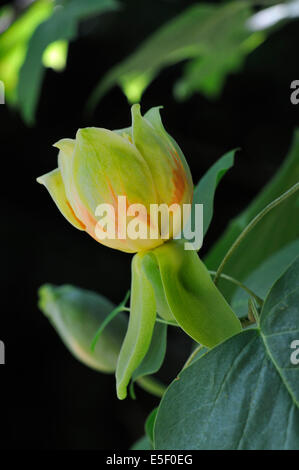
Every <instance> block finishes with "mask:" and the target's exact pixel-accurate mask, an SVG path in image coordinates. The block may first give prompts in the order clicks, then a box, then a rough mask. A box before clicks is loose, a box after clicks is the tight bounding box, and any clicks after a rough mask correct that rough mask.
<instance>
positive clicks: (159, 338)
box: [131, 322, 167, 394]
mask: <svg viewBox="0 0 299 470" xmlns="http://www.w3.org/2000/svg"><path fill="white" fill-rule="evenodd" d="M166 345H167V325H165V324H163V323H158V322H156V323H155V327H154V332H153V336H152V340H151V344H150V347H149V350H148V351H147V353H146V355H145V357H144V359H143V361H142V362H141V364H140V365H139V366H138V367H137V369H136V370H135V371H134V372H133V375H132V385H133V384H134V382H135V381H137V380H138V379H140V378H141V377H144V376H146V375H151V374H155V373H156V372H158V370H159V369H160V367H161V366H162V364H163V361H164V357H165V354H166ZM131 392H132V393H133V389H131ZM132 393H131V394H132ZM133 394H134V393H133Z"/></svg>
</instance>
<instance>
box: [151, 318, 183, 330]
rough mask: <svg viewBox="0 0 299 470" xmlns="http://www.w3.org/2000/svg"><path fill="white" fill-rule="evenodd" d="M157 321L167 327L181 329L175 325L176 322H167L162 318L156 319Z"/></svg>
mask: <svg viewBox="0 0 299 470" xmlns="http://www.w3.org/2000/svg"><path fill="white" fill-rule="evenodd" d="M156 321H157V322H158V323H164V324H165V325H170V326H176V327H177V328H178V327H179V325H178V324H177V323H174V322H171V321H166V320H163V319H162V318H156Z"/></svg>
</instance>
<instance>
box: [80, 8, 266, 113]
mask: <svg viewBox="0 0 299 470" xmlns="http://www.w3.org/2000/svg"><path fill="white" fill-rule="evenodd" d="M250 15H251V6H250V2H249V3H248V2H246V1H244V2H240V1H234V2H229V3H228V4H225V5H211V4H208V3H201V4H199V5H193V6H191V7H190V8H188V9H186V10H185V11H184V12H183V13H181V14H180V15H179V16H178V17H176V18H175V19H173V20H171V21H169V22H168V23H167V24H165V25H163V26H162V27H161V28H160V29H159V30H158V31H156V32H155V33H154V34H152V36H150V37H149V38H147V40H146V41H144V42H143V43H142V44H141V45H140V46H139V47H138V49H137V50H136V51H135V52H134V53H133V54H132V55H131V56H130V57H128V58H127V59H125V60H124V61H123V62H122V63H120V64H118V65H117V66H116V67H114V68H113V69H111V70H110V71H109V72H108V73H107V75H106V76H105V77H104V78H103V79H102V80H101V81H100V83H99V85H98V87H97V88H96V89H95V91H94V93H93V94H92V96H91V99H90V103H89V105H90V106H91V107H92V106H94V105H95V104H96V103H97V101H98V100H99V99H100V98H101V96H103V94H104V93H106V92H107V91H108V90H109V89H110V88H111V87H112V86H114V85H119V86H121V87H122V88H123V90H124V92H125V93H126V95H127V97H128V99H129V100H130V101H135V100H137V101H139V100H140V97H141V95H142V93H143V91H144V90H145V88H146V87H147V86H148V84H149V83H150V82H151V81H152V80H153V79H154V78H155V77H156V76H157V74H158V72H159V71H160V70H161V69H162V68H164V67H167V66H169V65H171V64H174V63H177V62H180V61H183V60H186V59H196V61H195V62H191V64H190V66H187V67H190V69H189V72H188V69H187V71H186V79H187V75H188V74H190V75H192V77H193V78H192V80H191V77H190V80H189V81H190V83H191V81H193V82H194V74H193V72H192V73H191V72H190V70H191V69H192V68H194V65H195V64H196V77H197V82H199V81H200V83H196V87H197V88H198V89H201V91H203V92H207V94H211V93H215V92H216V91H218V90H219V88H220V87H221V86H222V84H223V81H224V78H225V77H226V75H227V73H229V72H230V71H231V70H233V69H235V68H236V66H237V65H239V64H240V62H241V61H242V59H243V57H244V56H246V55H247V54H248V52H249V50H252V48H254V46H255V47H256V45H258V44H259V43H260V41H257V39H256V41H255V42H254V41H251V43H250V44H251V47H249V42H248V39H249V38H250V37H251V36H253V33H251V32H250V31H249V30H248V29H247V28H246V27H245V22H246V20H247V19H248V18H249V17H250ZM259 37H260V39H261V36H259ZM256 38H257V36H256ZM192 63H193V65H192ZM189 85H190V84H189ZM182 86H183V83H182V81H181V83H180V85H179V86H178V87H177V89H176V92H177V94H178V93H179V94H181V95H182V93H181V90H182ZM185 87H186V80H185ZM193 87H194V83H193Z"/></svg>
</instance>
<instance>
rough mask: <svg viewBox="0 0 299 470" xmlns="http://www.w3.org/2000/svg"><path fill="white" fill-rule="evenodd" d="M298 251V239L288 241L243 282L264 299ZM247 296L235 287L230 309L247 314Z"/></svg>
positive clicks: (239, 314)
mask: <svg viewBox="0 0 299 470" xmlns="http://www.w3.org/2000/svg"><path fill="white" fill-rule="evenodd" d="M298 253H299V239H298V240H295V241H293V242H291V243H289V244H288V245H286V246H285V247H283V248H282V249H281V250H279V251H277V252H276V253H274V254H273V255H272V256H270V257H269V258H268V259H267V260H266V261H264V262H263V263H262V264H261V265H260V266H259V267H258V268H257V269H256V270H254V271H253V272H252V273H251V274H250V276H249V277H248V278H246V279H245V281H244V284H245V285H246V286H247V287H249V288H250V289H252V290H253V292H254V293H255V294H257V295H258V296H259V297H261V298H262V299H265V297H266V294H267V292H268V290H269V289H270V287H271V286H272V284H273V283H274V282H275V281H276V279H278V278H279V277H280V276H281V275H282V273H283V272H284V271H285V270H286V268H287V267H288V266H289V265H290V264H291V262H292V261H293V260H294V259H295V258H296V256H297V255H298ZM248 298H249V296H248V294H247V292H245V291H244V289H240V288H237V290H236V292H235V293H234V295H233V297H232V301H231V306H232V309H233V310H234V312H235V313H236V314H237V315H238V316H239V317H240V318H242V317H245V316H246V315H247V312H248Z"/></svg>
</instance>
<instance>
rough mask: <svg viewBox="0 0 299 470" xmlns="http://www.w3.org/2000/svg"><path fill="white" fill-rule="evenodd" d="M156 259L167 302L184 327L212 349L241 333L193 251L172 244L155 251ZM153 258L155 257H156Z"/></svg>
mask: <svg viewBox="0 0 299 470" xmlns="http://www.w3.org/2000/svg"><path fill="white" fill-rule="evenodd" d="M151 254H152V255H154V256H155V258H156V260H157V263H158V266H159V270H160V275H161V279H162V284H163V288H164V293H165V298H166V301H167V304H168V306H169V309H170V310H171V312H172V314H173V316H174V318H175V319H176V321H177V323H178V324H179V325H180V327H181V328H182V329H183V330H184V331H185V332H186V333H187V334H188V335H189V336H191V338H193V339H194V340H195V341H197V342H198V343H201V344H203V345H204V346H207V347H209V348H212V347H214V346H216V345H217V344H219V343H221V342H222V341H224V340H226V339H227V338H229V337H231V336H233V335H235V334H237V333H239V332H240V331H241V323H240V321H239V320H238V318H237V316H236V315H235V314H234V312H233V311H232V309H231V308H230V306H229V305H228V303H227V302H226V300H225V299H224V297H223V296H222V294H221V293H220V291H219V290H218V289H217V287H216V286H215V284H214V283H213V281H212V279H211V277H210V274H209V272H208V270H207V268H206V267H205V265H204V264H203V262H202V261H201V260H200V259H199V257H198V255H197V253H196V252H195V251H193V250H184V244H183V243H182V242H180V241H174V240H172V241H168V242H167V243H164V244H163V245H162V246H160V247H158V248H155V249H154V250H152V251H151ZM152 255H151V256H152Z"/></svg>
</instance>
